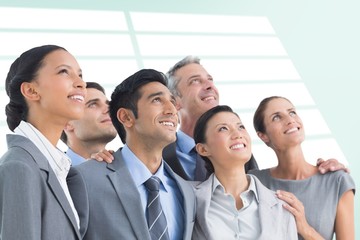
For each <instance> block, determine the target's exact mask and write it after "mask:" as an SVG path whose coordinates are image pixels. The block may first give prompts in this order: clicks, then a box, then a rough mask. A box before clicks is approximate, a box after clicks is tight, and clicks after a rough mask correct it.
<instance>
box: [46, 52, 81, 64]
mask: <svg viewBox="0 0 360 240" xmlns="http://www.w3.org/2000/svg"><path fill="white" fill-rule="evenodd" d="M50 64H53V65H61V64H66V65H76V66H78V63H77V61H76V59H75V58H74V56H73V55H71V54H70V53H69V52H67V51H65V50H63V49H58V50H55V51H52V52H51V53H49V54H47V55H46V56H45V58H44V65H50Z"/></svg>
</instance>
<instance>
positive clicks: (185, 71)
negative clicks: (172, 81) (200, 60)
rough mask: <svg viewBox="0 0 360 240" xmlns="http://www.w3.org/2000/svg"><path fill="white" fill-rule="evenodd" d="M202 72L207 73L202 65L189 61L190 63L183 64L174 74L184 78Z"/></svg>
mask: <svg viewBox="0 0 360 240" xmlns="http://www.w3.org/2000/svg"><path fill="white" fill-rule="evenodd" d="M203 73H206V74H208V73H207V71H206V70H205V68H204V67H203V66H202V65H200V64H197V63H190V64H186V65H185V66H183V67H181V68H179V69H178V70H176V72H175V76H176V77H180V78H181V79H183V78H185V79H186V78H189V77H191V76H194V75H200V74H203Z"/></svg>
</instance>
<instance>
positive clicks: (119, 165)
mask: <svg viewBox="0 0 360 240" xmlns="http://www.w3.org/2000/svg"><path fill="white" fill-rule="evenodd" d="M109 108H110V117H111V120H112V122H113V124H114V126H115V128H116V130H117V132H118V134H119V136H120V138H121V140H122V142H123V143H124V144H125V145H124V147H123V148H120V149H119V150H117V151H116V152H115V153H114V160H113V161H112V163H106V162H97V161H94V160H89V161H87V162H85V163H83V164H80V165H78V166H76V167H74V168H72V169H71V170H70V173H69V177H68V185H69V189H70V192H71V194H72V196H73V199H74V203H75V207H76V208H77V211H78V213H79V216H80V222H81V228H80V232H81V233H82V235H83V236H84V239H85V240H89V239H127V240H129V239H147V240H150V239H154V238H153V237H152V234H153V233H152V231H153V229H154V228H155V227H153V225H157V224H155V223H154V224H153V223H150V222H151V220H150V219H151V218H152V217H154V218H155V220H156V219H157V216H160V215H164V216H165V217H163V216H162V219H165V220H164V221H162V224H161V225H162V226H164V228H163V229H164V231H163V232H161V233H162V234H163V235H162V237H164V236H166V237H165V238H161V239H190V238H191V234H192V229H193V224H194V218H195V197H194V192H193V189H192V186H191V185H190V184H189V183H188V182H186V181H185V180H184V179H182V178H181V177H179V176H178V175H176V174H175V173H174V172H173V171H172V170H171V168H170V167H169V166H168V165H167V164H166V163H165V162H164V161H163V159H162V151H163V148H164V147H165V146H167V145H168V144H169V143H171V142H173V141H175V138H176V136H175V133H176V128H177V124H178V116H177V110H176V108H175V98H174V96H173V95H172V94H171V93H170V91H169V89H168V88H167V79H166V77H165V75H164V74H162V73H160V72H158V71H155V70H152V69H143V70H140V71H138V72H136V73H135V74H133V75H132V76H130V77H128V78H127V79H125V80H124V81H123V82H122V83H121V84H119V85H118V86H117V87H116V89H115V90H114V92H113V94H112V96H111V101H110V104H109ZM151 178H155V179H157V180H156V181H157V182H158V183H160V189H159V190H158V195H157V196H158V198H160V202H161V204H160V207H162V210H161V211H159V215H157V216H151V211H150V205H152V204H153V202H152V201H151V202H150V203H149V202H148V200H150V199H151V197H150V192H149V191H150V190H149V187H148V185H147V182H148V180H149V179H151ZM81 179H84V180H85V183H86V192H85V193H84V192H82V191H81V189H80V188H78V185H77V182H78V181H79V180H81ZM154 202H155V200H154ZM152 221H154V220H152ZM154 222H155V221H154ZM163 223H165V225H163ZM159 225H160V224H159ZM156 239H160V238H156Z"/></svg>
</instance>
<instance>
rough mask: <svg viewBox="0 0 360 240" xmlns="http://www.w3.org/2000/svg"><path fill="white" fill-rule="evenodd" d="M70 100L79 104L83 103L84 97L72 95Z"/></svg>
mask: <svg viewBox="0 0 360 240" xmlns="http://www.w3.org/2000/svg"><path fill="white" fill-rule="evenodd" d="M70 98H71V99H75V100H78V101H80V102H83V101H84V97H83V96H81V95H73V96H70Z"/></svg>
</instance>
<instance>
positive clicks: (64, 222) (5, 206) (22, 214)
mask: <svg viewBox="0 0 360 240" xmlns="http://www.w3.org/2000/svg"><path fill="white" fill-rule="evenodd" d="M7 143H8V151H7V152H6V153H5V154H4V155H3V156H2V157H1V159H0V214H1V215H0V239H6V240H9V239H10V240H12V239H13V240H19V239H26V240H32V239H36V240H39V239H44V240H53V239H59V240H60V239H62V240H70V239H78V240H79V239H81V237H80V232H79V230H78V227H77V224H76V220H75V216H74V214H73V212H72V210H71V207H70V204H69V202H68V200H67V198H66V196H65V194H64V191H63V189H62V188H61V186H60V183H59V181H58V180H57V178H56V176H55V173H54V172H53V171H52V169H51V167H50V166H49V162H48V160H47V159H46V158H45V156H44V155H43V154H42V153H41V152H40V151H39V149H38V148H37V147H36V146H35V145H34V144H33V142H31V141H30V140H29V139H28V138H25V137H23V136H19V135H13V134H11V135H7ZM80 187H81V184H79V188H80ZM83 187H84V186H83Z"/></svg>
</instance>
